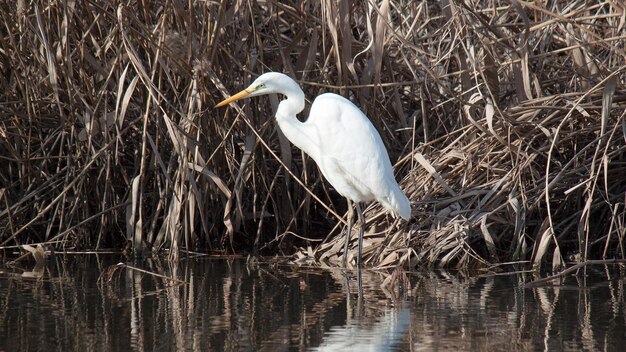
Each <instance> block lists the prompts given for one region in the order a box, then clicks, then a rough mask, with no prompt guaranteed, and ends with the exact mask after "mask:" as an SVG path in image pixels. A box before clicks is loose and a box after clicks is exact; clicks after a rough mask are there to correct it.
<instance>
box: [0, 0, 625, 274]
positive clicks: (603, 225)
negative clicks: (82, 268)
mask: <svg viewBox="0 0 626 352" xmlns="http://www.w3.org/2000/svg"><path fill="white" fill-rule="evenodd" d="M36 3H39V2H36ZM189 4H192V8H189V7H188V6H189ZM355 4H356V3H354V2H349V1H328V0H324V1H307V0H304V1H300V2H294V3H290V2H287V3H283V2H278V1H273V0H270V1H267V2H253V1H245V0H244V1H239V2H234V3H227V2H223V3H222V4H219V3H217V2H200V1H197V2H194V1H192V2H189V3H188V2H176V1H175V2H166V3H165V5H162V3H160V2H158V3H157V2H155V3H149V2H139V3H138V4H136V3H134V2H133V3H131V4H130V5H129V4H126V3H117V2H109V1H84V2H76V3H69V4H68V3H65V2H45V3H39V6H35V5H30V4H29V3H27V2H26V1H18V2H17V4H13V3H4V4H1V5H0V7H1V8H0V16H2V27H1V29H0V34H1V36H0V70H1V72H2V74H0V246H1V247H3V248H7V247H9V246H14V245H21V244H26V243H29V244H33V243H42V242H45V243H48V244H49V245H53V246H55V247H56V248H57V249H59V248H95V249H100V248H103V247H122V246H124V244H125V243H127V242H128V243H130V244H131V245H132V248H134V249H135V250H136V251H138V252H142V251H143V250H145V249H152V250H159V249H163V248H169V249H171V251H170V253H171V254H172V255H173V257H176V256H177V255H178V253H179V250H180V249H189V250H196V249H201V250H210V251H217V252H223V251H231V250H242V249H245V250H252V249H255V250H260V253H263V254H273V253H287V254H288V253H293V252H294V249H295V248H296V247H297V246H303V247H304V248H305V250H303V251H302V252H301V257H302V256H304V255H305V254H306V255H313V256H314V258H315V260H316V261H322V262H330V263H338V260H337V258H338V255H340V254H341V253H340V247H341V241H342V236H336V235H337V234H339V232H340V231H342V230H343V226H334V225H335V224H343V212H344V211H345V205H344V201H343V199H341V198H340V197H339V196H338V195H337V194H336V193H334V191H333V190H332V189H331V188H330V187H329V185H328V184H327V183H326V182H325V181H323V180H321V175H320V174H319V172H318V170H317V168H316V167H315V165H314V163H313V162H312V160H310V159H309V158H307V157H306V156H305V155H303V154H302V153H301V152H300V151H298V150H295V149H294V148H293V147H291V146H290V145H289V143H288V141H287V140H286V139H285V138H284V136H282V134H280V132H279V131H277V129H276V126H275V124H274V123H273V119H272V118H270V116H271V115H272V105H275V102H276V101H275V100H272V99H269V100H268V99H257V100H254V101H250V102H248V103H246V104H245V105H244V104H241V105H240V106H242V109H236V110H231V109H227V110H224V109H221V110H215V109H213V108H212V107H213V106H214V104H215V103H216V102H218V101H219V100H221V99H222V98H223V97H225V96H226V95H228V94H230V93H232V92H235V91H237V90H240V89H241V88H242V87H244V86H246V85H247V84H248V83H250V82H251V80H252V79H253V78H255V77H256V75H258V74H259V73H262V72H266V71H270V70H272V71H282V72H286V73H288V74H290V75H291V76H292V77H294V78H296V79H297V80H298V81H299V82H300V83H301V84H302V86H303V88H304V90H305V92H306V93H307V96H308V97H309V98H311V99H312V98H313V97H314V96H316V95H318V94H320V93H321V92H324V91H333V92H337V93H340V94H342V95H344V96H346V97H349V98H350V99H352V100H353V101H354V102H355V103H356V104H357V105H359V106H360V107H361V108H362V109H363V110H364V112H365V113H366V114H367V115H368V116H369V117H370V118H371V119H372V121H373V123H374V124H375V126H376V127H377V128H378V130H379V131H380V133H381V136H382V137H383V140H384V141H385V143H386V144H387V147H388V149H389V151H390V155H391V157H392V160H398V163H397V164H396V174H397V175H398V178H399V179H402V187H403V188H404V189H405V190H406V191H407V193H408V194H409V196H410V198H411V199H412V201H413V202H414V203H415V207H414V214H413V215H414V216H413V220H412V221H411V222H410V223H409V224H408V225H407V224H401V223H399V222H392V221H391V220H392V219H391V218H390V217H389V216H386V215H385V214H384V213H383V212H382V211H381V208H380V207H379V206H378V205H371V206H370V207H369V208H368V212H367V217H368V228H367V229H366V231H367V236H366V242H365V244H366V249H365V252H364V253H365V261H366V263H367V265H370V266H387V265H396V264H402V265H407V266H413V265H416V264H426V265H441V266H458V267H468V266H474V265H477V264H480V263H499V262H508V261H522V260H527V261H528V260H530V261H532V262H533V263H535V264H541V263H542V262H543V263H545V262H546V261H547V262H550V263H552V264H553V266H554V267H556V266H559V265H560V264H561V263H563V261H565V260H568V259H570V258H573V259H576V260H582V259H590V258H605V257H606V258H610V257H619V258H624V248H623V238H624V235H625V234H626V210H625V206H624V203H625V201H626V177H624V175H626V156H625V153H626V123H625V122H624V121H625V119H626V116H625V111H626V91H625V90H624V83H626V75H625V64H626V60H625V56H626V55H625V54H624V52H625V49H626V48H625V45H624V43H625V40H626V30H625V28H626V24H625V20H624V18H625V17H624V13H625V11H626V9H625V8H624V7H623V5H620V4H619V3H618V2H600V3H598V2H591V1H575V2H570V1H556V2H552V3H550V6H551V7H548V8H547V7H543V6H544V5H541V4H539V3H537V2H528V3H527V2H518V1H513V2H508V1H496V0H491V1H471V2H467V1H452V2H448V1H445V0H444V1H440V2H416V1H386V0H385V1H380V2H377V3H376V4H374V3H371V4H369V5H368V3H365V2H364V3H360V4H359V5H355ZM225 111H226V112H225ZM333 226H334V227H333ZM294 234H295V235H294ZM328 234H330V235H329V236H326V235H328ZM303 237H304V238H324V237H326V238H327V240H326V241H324V243H323V244H322V245H317V244H318V243H319V242H312V241H311V242H309V241H307V242H303V240H302V239H301V238H303ZM308 246H313V247H314V249H312V250H309V249H306V247H308Z"/></svg>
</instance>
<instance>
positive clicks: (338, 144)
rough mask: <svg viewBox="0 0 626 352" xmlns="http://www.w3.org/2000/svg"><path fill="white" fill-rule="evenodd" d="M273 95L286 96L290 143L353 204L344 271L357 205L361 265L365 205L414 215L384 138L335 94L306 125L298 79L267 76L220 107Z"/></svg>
mask: <svg viewBox="0 0 626 352" xmlns="http://www.w3.org/2000/svg"><path fill="white" fill-rule="evenodd" d="M270 93H278V94H282V95H284V96H285V97H286V99H285V100H282V101H281V102H280V104H279V105H278V109H277V110H276V121H277V123H278V126H279V127H280V129H281V130H282V132H283V133H284V134H285V136H286V137H287V139H289V141H291V143H293V144H294V145H295V146H296V147H298V148H300V149H302V150H303V151H304V152H305V153H307V154H308V155H309V156H310V157H311V158H313V160H315V162H316V163H317V165H318V166H319V168H320V170H321V171H322V174H323V175H324V177H325V178H326V180H328V182H330V184H331V185H332V186H333V187H334V188H335V190H337V192H338V193H339V194H341V195H342V196H344V197H345V198H346V199H347V200H348V210H349V212H348V230H347V233H346V242H345V246H344V259H343V265H344V267H345V265H346V258H347V249H348V242H349V236H350V232H351V228H352V222H353V210H352V202H354V203H355V205H356V208H357V214H358V216H359V220H360V222H361V226H360V229H359V243H358V256H357V266H360V262H361V251H362V249H361V247H362V242H363V227H364V225H365V224H364V220H363V214H362V211H361V208H360V205H359V203H361V202H370V201H378V202H379V203H381V204H382V205H383V206H384V207H385V208H386V209H388V210H390V211H392V212H393V213H395V214H397V215H399V216H400V217H402V218H403V219H405V220H409V218H410V216H411V206H410V203H409V199H408V198H407V197H406V195H405V194H404V193H403V192H402V190H400V187H399V186H398V183H397V182H396V180H395V178H394V175H393V169H392V167H391V162H390V161H389V155H388V154H387V150H386V149H385V146H384V144H383V141H382V139H381V138H380V135H379V134H378V132H377V131H376V129H375V128H374V126H373V125H372V123H371V122H370V120H369V119H368V118H367V117H366V116H365V114H363V112H362V111H361V110H360V109H359V108H358V107H357V106H356V105H354V104H353V103H352V102H351V101H349V100H348V99H346V98H344V97H342V96H340V95H337V94H332V93H325V94H321V95H319V96H318V97H317V98H316V99H315V101H314V102H313V105H312V106H311V112H310V114H309V117H308V119H307V120H306V121H305V122H300V121H299V120H298V119H297V117H296V115H297V114H298V113H300V112H301V111H302V110H303V109H304V93H303V92H302V89H300V86H298V84H297V83H296V82H295V81H294V80H292V79H291V78H289V77H288V76H286V75H284V74H282V73H277V72H268V73H265V74H263V75H261V76H260V77H259V78H257V79H256V80H255V81H254V82H253V83H252V84H251V85H250V86H249V87H248V88H246V89H245V90H243V91H241V92H239V93H237V94H235V95H233V96H232V97H230V98H228V99H226V100H224V101H222V102H221V103H219V104H218V105H217V106H218V107H219V106H223V105H226V104H228V103H230V102H233V101H235V100H238V99H241V98H244V97H253V96H258V95H264V94H270Z"/></svg>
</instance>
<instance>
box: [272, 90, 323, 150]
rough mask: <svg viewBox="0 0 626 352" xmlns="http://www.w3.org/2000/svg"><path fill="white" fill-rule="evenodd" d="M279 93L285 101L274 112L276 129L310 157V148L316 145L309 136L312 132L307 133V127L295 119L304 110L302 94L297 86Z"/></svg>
mask: <svg viewBox="0 0 626 352" xmlns="http://www.w3.org/2000/svg"><path fill="white" fill-rule="evenodd" d="M294 83H295V82H294ZM280 93H281V94H283V95H285V96H286V97H287V99H285V100H283V101H281V102H280V104H278V109H277V110H276V122H277V123H278V127H280V130H281V131H282V132H283V133H284V134H285V137H287V139H288V140H289V141H290V142H291V143H292V144H294V145H295V146H296V147H298V148H300V149H302V150H304V152H305V153H307V154H309V155H311V156H312V154H311V153H313V152H314V150H313V149H312V148H314V146H316V145H317V143H315V138H314V136H312V135H311V132H312V131H309V129H308V128H307V125H306V124H305V123H302V122H300V121H299V120H298V118H297V117H296V115H297V114H298V113H300V112H301V111H302V110H304V92H303V91H302V89H300V87H298V85H297V84H294V85H293V86H292V87H289V88H288V89H286V90H284V91H282V92H280Z"/></svg>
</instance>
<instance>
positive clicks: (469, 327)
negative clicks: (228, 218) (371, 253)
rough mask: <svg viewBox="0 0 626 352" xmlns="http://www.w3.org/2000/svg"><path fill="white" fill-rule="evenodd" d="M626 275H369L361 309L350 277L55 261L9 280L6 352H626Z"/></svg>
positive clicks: (23, 268) (1, 334)
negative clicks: (545, 280)
mask: <svg viewBox="0 0 626 352" xmlns="http://www.w3.org/2000/svg"><path fill="white" fill-rule="evenodd" d="M119 262H123V263H125V264H127V265H129V266H132V267H134V268H138V269H143V270H147V271H149V272H151V273H155V274H159V275H163V276H167V277H170V278H175V279H176V280H180V282H178V281H174V280H171V279H168V278H164V277H159V276H155V275H152V274H148V273H144V272H141V271H139V270H135V269H133V268H130V267H117V266H115V264H117V263H119ZM624 274H625V272H624V267H623V266H617V265H614V266H592V267H587V268H586V269H585V270H584V271H581V272H579V273H578V275H576V276H567V277H564V278H562V279H561V280H560V281H559V282H552V283H551V284H549V285H544V286H541V287H535V288H532V289H531V288H527V289H522V288H520V287H519V286H520V284H521V283H522V282H525V281H528V280H530V279H532V277H531V276H530V274H528V273H520V274H507V275H496V276H494V275H483V276H480V275H476V274H474V275H471V276H470V275H464V274H460V273H450V272H444V271H434V272H419V273H407V274H404V275H403V274H402V273H399V272H396V273H395V274H393V275H392V277H390V274H389V273H380V272H375V271H371V270H364V271H363V272H362V282H363V285H362V295H359V293H358V289H357V285H356V277H355V274H354V272H348V275H344V273H343V272H342V271H341V270H325V269H319V268H298V267H295V266H288V265H284V264H283V265H279V264H270V263H258V264H255V265H248V264H246V262H245V260H243V259H211V258H208V257H200V258H195V259H190V258H184V259H182V260H181V262H180V263H179V264H178V265H176V266H172V265H171V264H169V263H168V262H167V261H166V260H162V261H159V260H146V261H141V262H128V261H125V259H124V258H123V257H121V256H116V255H80V256H79V255H65V256H58V255H57V256H55V257H51V258H48V260H47V261H46V265H45V266H43V267H37V268H35V264H34V263H31V262H25V261H22V262H19V263H17V264H16V265H14V266H11V267H4V268H0V338H1V340H0V351H69V350H74V351H126V350H135V351H144V350H145V351H350V350H353V351H431V350H438V351H450V350H452V351H537V350H544V351H559V350H565V351H567V350H569V351H581V350H582V351H599V350H600V351H611V350H616V351H622V350H624V346H626V310H625V308H624V302H625V297H624V294H625V292H624V282H625V280H624V277H625V276H624ZM99 279H100V281H99Z"/></svg>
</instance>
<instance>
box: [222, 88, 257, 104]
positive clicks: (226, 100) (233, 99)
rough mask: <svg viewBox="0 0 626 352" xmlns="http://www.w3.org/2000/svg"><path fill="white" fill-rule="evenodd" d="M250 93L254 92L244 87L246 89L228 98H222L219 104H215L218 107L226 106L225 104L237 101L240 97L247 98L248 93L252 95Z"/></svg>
mask: <svg viewBox="0 0 626 352" xmlns="http://www.w3.org/2000/svg"><path fill="white" fill-rule="evenodd" d="M250 93H252V91H249V90H247V89H244V90H242V91H241V92H239V93H237V94H235V95H233V96H232V97H230V98H226V99H224V100H222V101H221V102H220V103H219V104H217V105H215V107H216V108H219V107H221V106H224V105H226V104H229V103H232V102H233V101H235V100H239V99H242V98H245V97H247V96H248V95H250Z"/></svg>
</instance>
